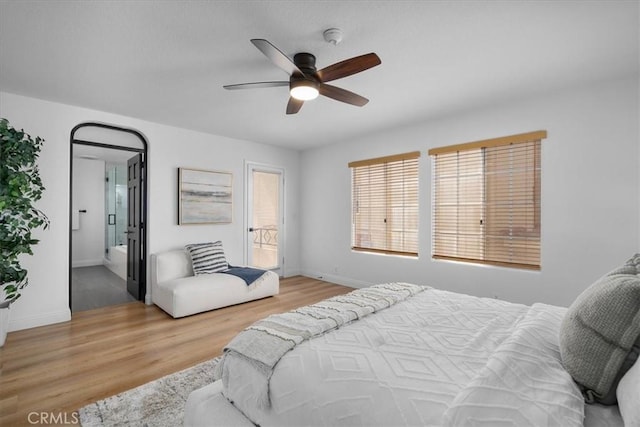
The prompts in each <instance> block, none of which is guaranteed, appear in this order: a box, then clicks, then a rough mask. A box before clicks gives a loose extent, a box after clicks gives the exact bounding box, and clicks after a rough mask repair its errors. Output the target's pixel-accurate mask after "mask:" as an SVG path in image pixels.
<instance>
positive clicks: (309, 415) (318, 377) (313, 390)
mask: <svg viewBox="0 0 640 427" xmlns="http://www.w3.org/2000/svg"><path fill="white" fill-rule="evenodd" d="M563 313H564V309H562V308H558V307H553V306H547V305H543V304H536V305H534V306H532V307H527V306H524V305H519V304H511V303H507V302H503V301H499V300H493V299H482V298H476V297H471V296H467V295H462V294H456V293H451V292H445V291H440V290H436V289H429V290H427V291H425V292H422V293H420V294H418V295H416V296H414V297H412V298H410V299H408V300H406V301H403V302H401V303H398V304H396V305H395V306H393V307H390V308H388V309H385V310H382V311H380V312H378V313H375V314H372V315H369V316H367V317H365V318H363V319H361V320H358V321H356V322H354V323H352V324H349V325H346V326H343V327H342V328H340V329H338V330H336V331H332V332H330V333H327V334H325V335H322V336H320V337H317V338H314V339H311V340H308V341H305V342H303V343H301V344H299V345H298V346H297V347H296V348H295V349H294V350H292V351H290V352H289V353H287V354H285V356H284V357H283V358H282V359H281V360H280V362H279V363H278V364H277V365H276V367H275V370H274V371H273V375H272V377H271V380H270V384H269V393H270V400H271V406H270V407H269V408H261V407H260V405H258V404H257V401H258V400H259V396H257V393H256V392H255V391H254V387H253V386H252V384H254V382H255V381H258V380H259V377H261V375H260V373H258V372H257V371H256V370H255V368H253V367H252V366H251V365H250V364H249V363H246V362H243V361H242V360H241V359H236V358H234V359H232V360H230V361H229V362H228V363H229V365H228V367H227V368H228V369H229V372H230V380H229V383H228V385H227V387H225V388H224V389H223V390H222V395H224V396H225V397H226V398H227V399H228V400H229V401H231V402H233V407H232V406H230V405H227V406H229V409H230V411H231V412H234V413H235V412H238V411H239V412H238V413H242V414H244V416H245V417H247V418H248V419H249V420H251V421H252V422H253V423H255V424H258V425H260V426H262V427H266V426H272V425H273V426H285V425H291V426H299V425H330V426H341V425H342V426H346V425H348V426H358V425H362V426H376V425H380V426H402V425H421V426H424V425H478V426H484V425H487V426H489V425H491V426H494V425H518V426H522V425H531V426H539V425H545V426H552V425H562V426H572V425H575V426H578V425H582V424H583V418H584V401H583V398H582V395H581V394H580V391H579V390H578V388H577V386H576V385H575V384H574V382H573V381H572V380H571V377H570V376H569V374H567V373H566V372H565V371H564V370H563V369H562V367H561V365H560V356H559V350H558V342H557V330H558V327H559V324H560V320H561V317H562V314H563ZM214 388H216V390H217V389H221V388H222V387H221V384H219V383H216V386H215V387H214ZM216 393H219V392H217V391H216ZM194 394H195V393H194ZM205 394H206V393H205ZM201 395H203V396H204V394H203V393H201ZM218 395H219V394H218ZM202 399H204V398H199V397H198V396H196V397H195V398H191V397H190V399H189V402H188V406H187V410H186V417H185V425H198V424H204V420H207V423H209V424H211V423H214V424H215V418H209V415H210V413H208V412H207V405H206V404H201V402H202ZM216 402H217V405H218V406H216V408H222V407H224V405H225V402H224V401H220V400H217V401H216ZM197 408H199V409H197ZM209 409H211V406H210V405H209ZM220 410H222V409H220ZM236 410H237V411H236ZM236 415H237V414H236Z"/></svg>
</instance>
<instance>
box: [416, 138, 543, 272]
mask: <svg viewBox="0 0 640 427" xmlns="http://www.w3.org/2000/svg"><path fill="white" fill-rule="evenodd" d="M543 138H546V131H537V132H530V133H526V134H519V135H512V136H508V137H502V138H496V139H490V140H485V141H477V142H472V143H467V144H460V145H454V146H449V147H441V148H436V149H433V150H430V151H429V154H430V155H431V156H432V157H433V205H432V208H433V216H432V237H433V238H432V256H433V257H434V258H440V259H454V260H462V261H472V262H481V263H487V264H494V265H503V266H509V267H519V268H529V269H540V176H541V175H540V174H541V169H540V144H541V139H543Z"/></svg>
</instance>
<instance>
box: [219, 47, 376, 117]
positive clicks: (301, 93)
mask: <svg viewBox="0 0 640 427" xmlns="http://www.w3.org/2000/svg"><path fill="white" fill-rule="evenodd" d="M251 43H253V45H254V46H255V47H257V48H258V50H260V52H262V53H263V54H264V55H265V56H266V57H267V58H269V59H270V60H271V62H273V63H274V64H275V65H276V66H278V67H279V68H281V69H282V70H284V71H285V72H286V73H287V74H289V76H290V77H289V81H277V82H256V83H240V84H233V85H226V86H223V87H224V88H225V89H229V90H235V89H253V88H265V87H277V86H289V94H290V97H289V103H288V104H287V114H296V113H297V112H298V111H300V108H302V104H304V101H310V100H312V99H315V98H316V97H317V96H318V95H324V96H326V97H329V98H332V99H335V100H336V101H341V102H345V103H347V104H351V105H356V106H358V107H362V106H363V105H365V104H366V103H367V102H369V100H368V99H367V98H365V97H363V96H360V95H358V94H355V93H353V92H350V91H348V90H345V89H342V88H339V87H336V86H332V85H328V84H326V82H330V81H332V80H337V79H341V78H343V77H347V76H350V75H353V74H356V73H359V72H361V71H365V70H368V69H369V68H372V67H375V66H376V65H380V64H381V63H382V61H380V58H379V57H378V55H376V54H375V53H368V54H366V55H361V56H356V57H354V58H350V59H346V60H344V61H340V62H337V63H335V64H333V65H329V66H328V67H325V68H323V69H321V70H316V57H315V56H313V55H312V54H310V53H306V52H301V53H297V54H295V56H294V57H293V61H292V60H291V59H289V57H288V56H287V55H285V54H284V53H282V52H281V51H280V50H279V49H278V48H277V47H275V46H274V45H273V44H271V43H269V42H268V41H267V40H264V39H252V40H251Z"/></svg>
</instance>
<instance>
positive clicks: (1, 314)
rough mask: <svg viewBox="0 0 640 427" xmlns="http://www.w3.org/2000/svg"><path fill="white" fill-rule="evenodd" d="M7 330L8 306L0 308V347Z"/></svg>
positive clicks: (5, 337)
mask: <svg viewBox="0 0 640 427" xmlns="http://www.w3.org/2000/svg"><path fill="white" fill-rule="evenodd" d="M8 331H9V307H3V308H0V347H2V346H3V345H4V341H5V340H6V339H7V332H8Z"/></svg>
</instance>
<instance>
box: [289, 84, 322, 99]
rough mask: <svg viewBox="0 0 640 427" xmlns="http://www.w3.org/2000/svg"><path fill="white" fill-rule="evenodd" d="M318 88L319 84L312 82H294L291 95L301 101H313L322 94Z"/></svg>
mask: <svg viewBox="0 0 640 427" xmlns="http://www.w3.org/2000/svg"><path fill="white" fill-rule="evenodd" d="M318 86H319V85H318V83H317V82H314V81H312V80H294V81H292V82H291V89H290V90H289V94H290V95H291V96H292V97H293V98H295V99H297V100H299V101H311V100H312V99H316V98H317V97H318V95H319V94H320V92H319V91H318Z"/></svg>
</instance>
